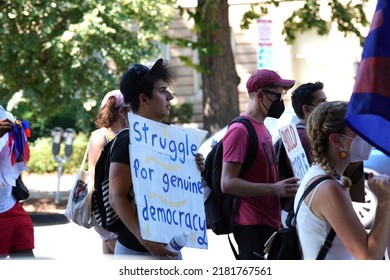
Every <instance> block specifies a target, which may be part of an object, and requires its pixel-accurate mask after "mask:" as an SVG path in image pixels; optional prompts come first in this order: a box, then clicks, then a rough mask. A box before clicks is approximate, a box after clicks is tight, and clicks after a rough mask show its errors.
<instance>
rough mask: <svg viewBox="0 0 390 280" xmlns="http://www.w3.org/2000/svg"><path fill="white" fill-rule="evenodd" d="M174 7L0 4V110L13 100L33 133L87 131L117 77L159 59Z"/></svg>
mask: <svg viewBox="0 0 390 280" xmlns="http://www.w3.org/2000/svg"><path fill="white" fill-rule="evenodd" d="M174 2H175V1H174V0H143V1H138V0H115V1H114V0H105V1H102V0H64V1H57V0H0V104H2V105H5V104H7V102H8V101H9V100H10V99H11V97H12V96H14V94H15V93H17V94H16V95H18V94H19V95H20V96H19V97H18V98H16V99H17V100H16V102H15V104H18V102H19V101H22V102H21V103H23V105H20V108H22V109H23V110H17V112H18V113H19V114H22V115H23V116H21V117H23V118H25V119H28V120H30V125H31V127H32V129H33V131H37V130H38V131H39V130H41V129H43V127H44V126H45V124H47V122H48V120H50V118H54V117H57V118H58V117H61V118H62V117H68V118H69V119H70V120H71V122H72V123H73V124H76V125H78V126H79V128H84V129H85V130H86V131H88V130H90V128H91V123H92V120H93V119H94V117H95V115H96V108H97V107H98V106H96V105H98V104H100V101H101V99H102V97H103V95H104V94H105V93H106V92H108V91H110V90H113V89H115V88H117V87H118V81H119V78H120V75H121V73H123V71H125V70H126V69H127V67H128V66H129V65H130V64H132V63H134V62H140V61H141V62H147V61H148V60H152V59H154V58H155V57H157V56H158V55H159V42H160V37H161V34H163V33H164V32H165V31H166V30H167V28H168V26H169V24H170V23H171V20H172V16H173V12H174V7H173V4H174ZM94 106H95V107H94ZM65 107H67V109H65ZM12 111H13V112H14V110H12ZM65 112H66V114H67V115H68V116H66V115H64V114H65ZM38 134H39V133H38Z"/></svg>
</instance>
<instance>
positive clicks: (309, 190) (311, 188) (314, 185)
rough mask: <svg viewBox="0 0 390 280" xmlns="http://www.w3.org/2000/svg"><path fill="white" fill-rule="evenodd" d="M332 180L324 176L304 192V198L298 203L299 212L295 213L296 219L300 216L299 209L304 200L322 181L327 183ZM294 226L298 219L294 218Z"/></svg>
mask: <svg viewBox="0 0 390 280" xmlns="http://www.w3.org/2000/svg"><path fill="white" fill-rule="evenodd" d="M331 179H332V178H331V177H330V176H322V177H320V178H318V179H316V180H315V181H314V182H313V183H311V184H310V185H309V186H308V187H307V188H306V190H305V191H304V192H303V194H302V196H301V199H300V200H299V202H298V206H297V211H295V217H296V216H297V215H298V211H299V208H300V207H301V204H302V202H303V200H304V199H305V198H306V196H307V195H308V194H309V193H310V192H311V191H312V190H313V189H314V188H315V187H316V186H317V185H318V184H320V183H321V182H322V181H325V180H331ZM294 224H295V225H296V219H295V218H294Z"/></svg>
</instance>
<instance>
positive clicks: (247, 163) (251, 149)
mask: <svg viewBox="0 0 390 280" xmlns="http://www.w3.org/2000/svg"><path fill="white" fill-rule="evenodd" d="M236 122H239V123H242V124H244V125H245V127H246V129H247V130H248V134H249V144H248V149H247V153H246V156H245V159H244V162H243V164H242V167H241V171H240V177H242V175H243V174H244V172H245V171H247V170H248V169H249V168H250V167H251V166H252V163H253V162H254V160H255V158H256V155H257V149H258V146H259V140H258V139H257V133H256V130H255V128H254V127H253V125H252V123H251V122H250V120H248V119H247V118H245V117H242V116H240V117H237V118H235V119H233V120H232V121H231V122H230V124H229V125H231V124H232V123H236Z"/></svg>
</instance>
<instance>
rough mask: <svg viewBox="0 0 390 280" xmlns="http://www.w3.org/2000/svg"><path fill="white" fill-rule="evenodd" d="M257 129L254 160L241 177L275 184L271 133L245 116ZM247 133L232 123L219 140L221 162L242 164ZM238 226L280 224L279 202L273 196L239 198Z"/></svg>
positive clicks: (274, 158) (277, 179) (276, 172)
mask: <svg viewBox="0 0 390 280" xmlns="http://www.w3.org/2000/svg"><path fill="white" fill-rule="evenodd" d="M248 119H249V120H250V121H251V123H252V124H253V126H254V127H255V130H256V132H257V136H258V140H259V144H258V150H257V155H256V159H255V162H254V163H253V165H252V167H251V168H250V169H249V170H248V171H247V172H246V173H245V175H244V179H245V180H248V181H250V182H257V183H275V182H277V181H279V174H278V168H277V162H276V155H275V151H274V148H273V145H272V139H271V136H270V134H269V132H268V130H267V128H266V127H265V126H264V124H262V123H257V122H255V121H254V120H252V119H250V118H248ZM248 144H249V134H248V131H247V129H246V128H245V126H244V125H243V124H241V123H233V124H231V125H230V126H229V128H228V131H227V133H226V135H225V137H224V139H223V161H224V162H239V163H241V164H242V163H243V162H244V159H245V153H246V149H247V145H248ZM236 222H237V224H238V225H268V226H270V227H272V228H279V227H280V226H281V220H280V201H279V197H278V196H276V195H268V196H258V197H241V204H240V208H239V211H238V217H237V221H236Z"/></svg>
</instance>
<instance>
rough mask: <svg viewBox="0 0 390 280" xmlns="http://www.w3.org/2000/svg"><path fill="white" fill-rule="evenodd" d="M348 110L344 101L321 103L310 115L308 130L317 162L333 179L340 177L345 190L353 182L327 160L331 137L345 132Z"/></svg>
mask: <svg viewBox="0 0 390 280" xmlns="http://www.w3.org/2000/svg"><path fill="white" fill-rule="evenodd" d="M346 110H347V102H344V101H333V102H324V103H321V104H320V105H319V106H317V107H316V108H315V109H314V110H313V112H312V113H311V114H310V116H309V119H308V120H307V124H306V129H307V135H308V137H309V139H310V142H311V149H312V153H313V156H314V160H315V162H316V163H317V164H318V165H319V166H320V167H321V168H322V169H323V170H324V171H325V172H326V173H327V174H328V175H329V176H331V177H332V178H333V179H336V178H338V177H340V180H341V184H342V185H343V186H344V187H345V188H349V187H350V186H351V180H350V179H349V178H348V177H345V176H340V175H339V174H337V172H336V170H334V168H333V167H332V165H331V164H330V163H329V161H328V158H327V153H328V150H329V135H330V134H332V133H340V134H343V133H344V131H345V125H346V124H345V113H346Z"/></svg>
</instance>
